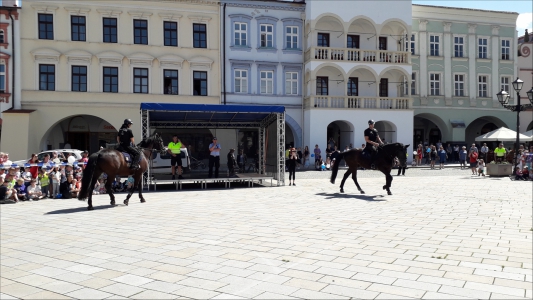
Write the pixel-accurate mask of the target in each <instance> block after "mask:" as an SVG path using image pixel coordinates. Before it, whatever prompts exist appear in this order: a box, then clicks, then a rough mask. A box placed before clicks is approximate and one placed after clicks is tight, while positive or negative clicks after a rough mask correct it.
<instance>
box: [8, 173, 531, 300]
mask: <svg viewBox="0 0 533 300" xmlns="http://www.w3.org/2000/svg"><path fill="white" fill-rule="evenodd" d="M461 172H462V173H461ZM342 173H343V171H341V172H340V174H339V175H340V176H342ZM361 173H364V172H361ZM306 174H308V175H306ZM317 174H320V175H317ZM424 174H426V175H425V176H423V175H424ZM427 174H430V175H427ZM296 175H297V178H298V176H300V179H297V184H298V185H297V186H285V187H273V188H270V187H265V188H261V187H257V188H235V189H212V190H185V191H180V192H174V191H171V192H167V191H165V192H157V193H153V192H152V193H147V194H146V196H145V197H146V199H147V202H146V203H139V202H138V199H137V197H136V195H135V196H133V198H132V199H133V200H132V201H131V202H130V206H128V207H126V206H123V205H119V206H117V207H110V206H109V205H108V204H109V200H108V197H107V196H105V195H98V196H95V208H96V209H95V210H94V211H87V210H86V202H81V201H77V200H44V201H38V202H24V203H19V204H11V205H9V204H5V205H0V214H1V215H0V216H1V218H0V225H1V226H0V230H1V231H0V232H1V244H0V251H1V258H0V276H1V277H0V298H1V299H16V298H21V299H67V298H77V299H104V298H109V299H127V298H132V299H189V298H194V299H250V298H254V299H350V298H363V299H404V298H422V299H471V298H476V299H478V298H479V299H531V298H532V285H533V283H532V280H533V278H532V233H533V231H531V230H532V227H533V226H532V211H531V201H532V184H531V182H515V181H510V180H509V179H508V178H490V177H486V178H480V177H471V176H469V171H458V170H450V171H447V170H442V171H441V170H435V171H429V170H428V169H426V170H423V169H418V170H408V173H407V175H408V176H406V177H396V176H395V177H394V182H393V187H392V192H393V194H394V195H393V196H385V193H384V192H383V191H382V190H381V187H382V185H383V184H384V181H383V178H382V177H381V175H379V174H377V172H374V173H371V172H368V171H367V173H366V176H365V175H362V176H361V177H362V178H361V179H360V180H359V181H360V184H361V185H362V187H363V189H364V190H365V191H366V192H367V194H365V195H361V194H358V193H356V188H355V186H354V185H353V182H351V181H348V182H347V184H346V187H345V190H346V192H347V193H346V194H339V193H338V184H339V181H337V184H336V185H332V184H330V183H329V181H328V180H327V177H328V176H329V174H324V172H299V173H297V174H296ZM442 175H447V176H442ZM313 176H322V177H323V178H322V179H304V178H305V177H313ZM365 177H366V178H365ZM372 177H381V178H372ZM123 197H124V195H123V194H122V195H119V196H118V199H119V200H122V198H123ZM119 203H120V202H119Z"/></svg>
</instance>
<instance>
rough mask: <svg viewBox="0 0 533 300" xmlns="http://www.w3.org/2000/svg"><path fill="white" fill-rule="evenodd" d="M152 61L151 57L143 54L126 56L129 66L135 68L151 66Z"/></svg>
mask: <svg viewBox="0 0 533 300" xmlns="http://www.w3.org/2000/svg"><path fill="white" fill-rule="evenodd" d="M154 59H155V58H154V57H153V56H151V55H149V54H145V53H136V54H132V55H130V56H128V60H129V61H130V65H136V66H151V65H152V62H153V61H154Z"/></svg>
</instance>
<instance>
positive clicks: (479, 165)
mask: <svg viewBox="0 0 533 300" xmlns="http://www.w3.org/2000/svg"><path fill="white" fill-rule="evenodd" d="M477 168H478V169H477V174H478V175H477V176H481V175H483V176H485V162H484V161H483V159H479V160H478V161H477Z"/></svg>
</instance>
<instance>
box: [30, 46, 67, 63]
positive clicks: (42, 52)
mask: <svg viewBox="0 0 533 300" xmlns="http://www.w3.org/2000/svg"><path fill="white" fill-rule="evenodd" d="M31 54H32V55H33V59H34V60H35V61H39V62H59V56H61V53H60V52H58V51H56V50H53V49H37V50H34V51H31Z"/></svg>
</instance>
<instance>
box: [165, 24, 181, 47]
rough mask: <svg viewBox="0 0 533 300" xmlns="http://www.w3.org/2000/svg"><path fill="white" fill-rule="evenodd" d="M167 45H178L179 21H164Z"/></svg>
mask: <svg viewBox="0 0 533 300" xmlns="http://www.w3.org/2000/svg"><path fill="white" fill-rule="evenodd" d="M163 29H164V33H163V34H164V39H165V46H172V47H177V46H178V23H177V22H163Z"/></svg>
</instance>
